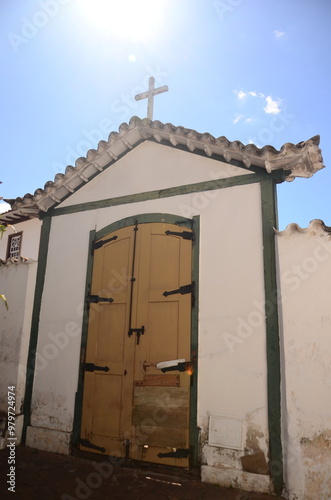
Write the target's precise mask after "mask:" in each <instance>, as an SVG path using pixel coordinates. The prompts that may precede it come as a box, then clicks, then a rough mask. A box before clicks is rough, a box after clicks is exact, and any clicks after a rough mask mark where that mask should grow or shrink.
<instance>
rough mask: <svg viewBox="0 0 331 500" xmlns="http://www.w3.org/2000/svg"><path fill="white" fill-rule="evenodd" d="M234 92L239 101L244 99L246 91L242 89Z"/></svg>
mask: <svg viewBox="0 0 331 500" xmlns="http://www.w3.org/2000/svg"><path fill="white" fill-rule="evenodd" d="M235 92H236V94H237V97H238V99H240V100H241V101H242V100H243V99H245V97H246V95H247V94H246V92H244V91H243V90H236V91H235Z"/></svg>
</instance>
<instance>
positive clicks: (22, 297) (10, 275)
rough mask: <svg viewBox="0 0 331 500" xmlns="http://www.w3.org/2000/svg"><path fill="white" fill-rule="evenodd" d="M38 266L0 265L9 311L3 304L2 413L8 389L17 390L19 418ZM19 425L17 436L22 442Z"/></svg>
mask: <svg viewBox="0 0 331 500" xmlns="http://www.w3.org/2000/svg"><path fill="white" fill-rule="evenodd" d="M36 271H37V263H36V262H35V261H33V260H29V261H27V262H26V263H23V262H20V263H17V264H14V263H10V264H8V265H0V289H1V292H2V293H4V294H5V295H6V298H7V300H8V304H9V308H8V310H6V308H5V305H4V303H3V302H1V303H0V308H1V322H0V380H1V387H0V411H1V412H7V410H8V402H7V401H8V398H7V389H8V386H11V385H14V386H15V387H16V414H17V415H20V414H21V407H22V404H23V399H24V392H25V379H26V361H27V353H28V347H29V339H30V329H31V315H32V306H33V296H34V287H35V279H36ZM21 424H22V422H21V421H19V422H17V426H16V432H17V434H16V436H17V438H18V439H20V426H21Z"/></svg>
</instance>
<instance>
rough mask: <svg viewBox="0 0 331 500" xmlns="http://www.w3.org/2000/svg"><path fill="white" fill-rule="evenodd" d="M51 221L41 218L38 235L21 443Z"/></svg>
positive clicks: (28, 416)
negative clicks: (41, 222)
mask: <svg viewBox="0 0 331 500" xmlns="http://www.w3.org/2000/svg"><path fill="white" fill-rule="evenodd" d="M51 220H52V219H51V217H47V216H46V217H44V218H43V224H42V227H41V234H40V244H39V254H38V270H37V277H36V287H35V294H34V304H33V311H32V319H31V334H30V344H29V352H28V359H27V369H26V385H25V397H24V404H23V414H24V422H23V431H22V441H23V443H25V438H26V430H27V427H28V426H29V425H30V420H31V400H32V391H33V380H34V373H35V365H36V353H37V342H38V330H39V318H40V308H41V299H42V294H43V290H44V282H45V273H46V264H47V253H48V244H49V236H50V231H51Z"/></svg>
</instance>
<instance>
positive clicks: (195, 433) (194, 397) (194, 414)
mask: <svg viewBox="0 0 331 500" xmlns="http://www.w3.org/2000/svg"><path fill="white" fill-rule="evenodd" d="M193 230H194V232H195V240H194V243H193V250H192V281H194V283H195V303H194V307H192V315H191V359H192V358H193V356H194V357H195V359H196V364H195V369H194V372H193V375H192V376H191V377H192V382H191V391H190V449H191V450H192V455H191V466H193V467H197V466H198V465H199V429H198V420H197V418H198V368H199V367H198V362H199V345H198V339H199V337H198V333H199V332H198V327H199V252H200V216H199V215H198V216H195V217H193Z"/></svg>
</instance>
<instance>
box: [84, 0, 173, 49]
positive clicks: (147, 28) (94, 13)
mask: <svg viewBox="0 0 331 500" xmlns="http://www.w3.org/2000/svg"><path fill="white" fill-rule="evenodd" d="M79 5H80V6H81V8H82V13H83V14H84V16H85V17H86V18H87V19H88V22H89V24H90V25H93V26H94V27H95V28H96V29H97V30H98V31H99V32H101V31H102V32H103V33H105V32H108V33H109V34H110V35H112V36H115V37H118V38H125V39H131V40H133V41H148V39H151V38H152V37H153V35H154V34H157V33H158V30H159V28H160V26H161V22H162V17H163V16H162V13H163V6H164V2H163V1H159V2H157V3H155V1H152V0H139V1H138V0H93V1H91V0H80V2H79Z"/></svg>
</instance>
